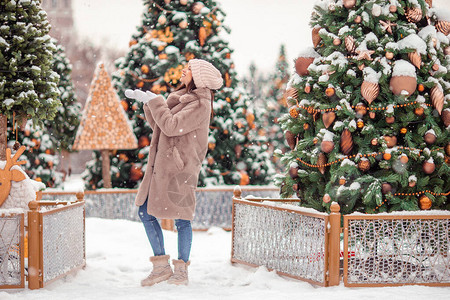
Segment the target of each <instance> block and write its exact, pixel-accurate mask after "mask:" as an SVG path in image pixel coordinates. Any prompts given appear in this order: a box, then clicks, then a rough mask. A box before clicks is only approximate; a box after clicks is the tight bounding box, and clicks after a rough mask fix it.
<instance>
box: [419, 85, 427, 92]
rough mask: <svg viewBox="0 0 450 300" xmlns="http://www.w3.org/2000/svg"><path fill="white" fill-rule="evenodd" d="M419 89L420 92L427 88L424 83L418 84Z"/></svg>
mask: <svg viewBox="0 0 450 300" xmlns="http://www.w3.org/2000/svg"><path fill="white" fill-rule="evenodd" d="M417 90H418V91H419V92H423V91H424V90H425V86H424V85H423V84H419V85H418V86H417Z"/></svg>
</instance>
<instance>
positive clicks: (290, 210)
mask: <svg viewBox="0 0 450 300" xmlns="http://www.w3.org/2000/svg"><path fill="white" fill-rule="evenodd" d="M262 200H264V202H261V201H262ZM298 201H299V200H298V199H281V200H280V199H250V200H243V199H242V198H241V193H240V191H239V190H236V191H235V194H234V197H233V228H232V235H233V237H232V250H231V251H232V254H231V261H232V262H234V263H242V264H246V265H250V266H265V267H267V268H268V269H269V270H276V272H277V273H278V274H280V275H284V276H288V277H293V278H297V279H301V280H304V281H308V282H311V283H314V284H316V285H321V286H328V285H330V281H331V284H333V283H334V282H339V252H338V251H339V233H338V235H337V240H336V239H330V233H331V228H333V227H334V228H337V230H338V231H339V227H340V225H339V217H337V218H336V217H335V216H334V215H333V217H332V218H331V217H330V215H328V214H324V213H319V212H317V213H315V212H311V211H310V210H307V209H302V208H299V207H295V206H293V205H289V204H288V203H298ZM280 203H283V204H284V205H280ZM336 248H337V250H336ZM330 251H334V252H335V253H337V256H333V257H331V256H330Z"/></svg>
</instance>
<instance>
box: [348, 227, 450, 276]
mask: <svg viewBox="0 0 450 300" xmlns="http://www.w3.org/2000/svg"><path fill="white" fill-rule="evenodd" d="M449 230H450V219H349V220H348V232H347V231H346V235H347V236H348V253H350V255H349V256H348V267H347V269H348V270H347V274H346V278H347V279H346V280H347V283H348V284H368V285H372V284H428V283H450V251H449V243H450V240H449Z"/></svg>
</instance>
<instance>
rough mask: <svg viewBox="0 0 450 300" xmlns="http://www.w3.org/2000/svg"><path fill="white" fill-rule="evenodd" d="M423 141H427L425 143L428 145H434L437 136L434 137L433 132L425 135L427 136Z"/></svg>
mask: <svg viewBox="0 0 450 300" xmlns="http://www.w3.org/2000/svg"><path fill="white" fill-rule="evenodd" d="M423 140H424V141H425V143H427V144H428V145H431V144H434V143H435V142H436V135H434V134H433V133H431V132H427V133H426V134H425V136H424V137H423Z"/></svg>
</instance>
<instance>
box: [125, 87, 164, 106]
mask: <svg viewBox="0 0 450 300" xmlns="http://www.w3.org/2000/svg"><path fill="white" fill-rule="evenodd" d="M125 96H126V97H127V98H130V99H136V100H137V101H139V102H142V103H144V104H145V103H147V102H148V101H150V100H152V99H154V98H156V97H157V95H156V94H155V93H152V92H150V91H147V92H145V93H144V92H143V91H141V90H138V89H136V90H130V89H127V90H125Z"/></svg>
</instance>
